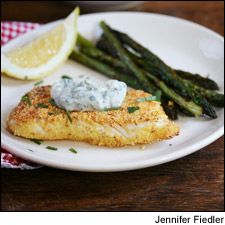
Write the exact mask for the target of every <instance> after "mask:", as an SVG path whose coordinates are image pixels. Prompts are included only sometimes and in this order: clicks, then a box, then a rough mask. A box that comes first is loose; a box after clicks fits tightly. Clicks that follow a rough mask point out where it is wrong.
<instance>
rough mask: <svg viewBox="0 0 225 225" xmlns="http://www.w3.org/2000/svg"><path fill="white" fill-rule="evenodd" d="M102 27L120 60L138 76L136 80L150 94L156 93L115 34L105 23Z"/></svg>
mask: <svg viewBox="0 0 225 225" xmlns="http://www.w3.org/2000/svg"><path fill="white" fill-rule="evenodd" d="M100 26H101V28H102V29H103V31H104V34H105V36H106V37H107V38H108V39H109V41H111V43H112V45H113V47H114V49H115V50H116V51H117V54H118V56H119V58H120V60H121V61H122V62H123V63H124V64H125V65H126V67H127V68H128V69H129V70H130V71H131V72H132V73H133V74H134V75H135V76H136V78H137V79H138V80H139V81H140V83H141V84H142V85H143V87H144V89H145V90H146V91H148V92H150V93H154V89H153V88H152V87H153V85H152V84H151V83H150V82H149V80H148V79H147V78H146V77H145V75H144V74H143V72H142V71H140V69H139V68H138V67H137V66H136V65H135V64H134V62H133V61H132V59H131V58H130V57H129V55H128V54H127V53H126V51H125V50H124V49H123V46H122V44H121V43H120V41H119V40H118V39H117V38H116V37H115V35H114V34H113V32H111V30H110V28H109V27H108V25H106V24H105V22H104V21H102V22H100Z"/></svg>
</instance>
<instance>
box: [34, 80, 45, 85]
mask: <svg viewBox="0 0 225 225" xmlns="http://www.w3.org/2000/svg"><path fill="white" fill-rule="evenodd" d="M42 83H44V81H43V80H40V81H38V82H37V83H35V84H34V86H38V85H40V84H42Z"/></svg>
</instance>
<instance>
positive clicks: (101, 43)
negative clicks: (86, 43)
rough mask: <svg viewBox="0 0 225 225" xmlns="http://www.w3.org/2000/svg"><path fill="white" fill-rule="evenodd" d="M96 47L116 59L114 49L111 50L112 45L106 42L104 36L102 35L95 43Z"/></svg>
mask: <svg viewBox="0 0 225 225" xmlns="http://www.w3.org/2000/svg"><path fill="white" fill-rule="evenodd" d="M96 47H97V48H99V49H101V50H102V51H104V52H106V53H108V54H109V55H111V56H113V57H116V58H117V57H118V55H117V51H116V50H115V49H114V48H112V45H111V44H110V43H109V42H108V40H107V38H106V37H105V35H104V34H102V36H101V37H100V39H99V40H98V41H97V43H96Z"/></svg>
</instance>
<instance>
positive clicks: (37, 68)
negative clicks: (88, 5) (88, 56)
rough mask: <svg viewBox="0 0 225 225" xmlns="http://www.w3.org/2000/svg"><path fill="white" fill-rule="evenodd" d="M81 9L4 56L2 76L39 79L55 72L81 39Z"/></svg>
mask: <svg viewBox="0 0 225 225" xmlns="http://www.w3.org/2000/svg"><path fill="white" fill-rule="evenodd" d="M78 16H79V8H76V9H75V10H74V11H73V12H72V13H71V14H70V15H69V16H68V17H67V18H65V19H64V20H63V21H62V22H60V23H59V24H57V25H56V26H55V27H53V28H52V29H51V30H49V31H47V32H46V33H44V34H43V35H41V36H40V37H38V38H36V39H34V40H32V41H31V42H29V43H27V44H25V45H23V46H21V47H18V48H15V49H13V50H10V51H7V52H4V53H1V73H4V74H6V75H8V76H10V77H14V78H17V79H27V80H35V79H40V78H42V77H44V76H47V75H49V74H51V73H52V72H54V71H55V70H56V69H57V68H58V67H59V66H60V65H62V63H64V62H65V61H66V60H67V58H68V57H69V55H70V53H71V52H72V50H73V48H74V46H75V43H76V39H77V19H78Z"/></svg>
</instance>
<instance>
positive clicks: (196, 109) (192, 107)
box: [145, 72, 203, 117]
mask: <svg viewBox="0 0 225 225" xmlns="http://www.w3.org/2000/svg"><path fill="white" fill-rule="evenodd" d="M145 75H146V76H147V77H148V78H149V79H151V80H152V81H154V82H155V84H157V85H158V87H160V89H161V90H162V91H163V92H164V93H165V94H166V95H167V96H169V97H170V98H171V99H173V100H174V102H176V103H177V104H178V105H180V106H181V107H182V108H184V109H186V110H187V111H189V112H190V113H192V114H193V115H195V116H197V117H198V116H201V115H202V114H203V109H202V107H201V106H198V105H196V104H195V103H194V102H193V101H187V100H186V99H184V98H183V97H181V96H180V95H178V94H177V93H176V92H175V91H173V90H172V89H171V88H169V87H168V86H167V85H166V84H165V83H164V82H163V81H161V80H159V79H158V78H156V77H155V76H154V75H152V74H151V73H149V72H145Z"/></svg>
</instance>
